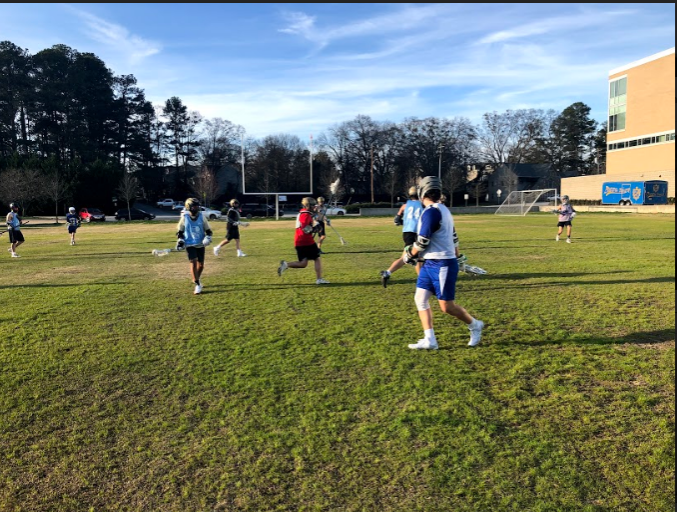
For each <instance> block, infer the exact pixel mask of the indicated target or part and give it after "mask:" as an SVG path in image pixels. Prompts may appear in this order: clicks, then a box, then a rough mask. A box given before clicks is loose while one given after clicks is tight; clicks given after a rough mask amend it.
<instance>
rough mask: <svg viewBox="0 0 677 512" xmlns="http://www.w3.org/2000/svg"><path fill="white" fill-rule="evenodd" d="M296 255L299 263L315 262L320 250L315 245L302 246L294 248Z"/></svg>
mask: <svg viewBox="0 0 677 512" xmlns="http://www.w3.org/2000/svg"><path fill="white" fill-rule="evenodd" d="M296 254H297V256H298V258H299V261H303V260H316V259H318V258H319V257H320V249H319V248H318V247H317V244H313V245H302V246H300V247H297V248H296Z"/></svg>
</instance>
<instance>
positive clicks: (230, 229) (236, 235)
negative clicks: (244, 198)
mask: <svg viewBox="0 0 677 512" xmlns="http://www.w3.org/2000/svg"><path fill="white" fill-rule="evenodd" d="M229 204H230V208H229V209H228V214H227V215H226V223H227V227H226V238H225V240H223V241H222V242H221V243H220V244H219V245H217V246H216V247H214V256H218V255H219V253H220V252H221V248H222V247H225V246H226V245H228V244H229V243H230V242H231V241H232V240H235V247H236V248H237V257H238V258H244V257H245V256H247V255H246V254H245V253H244V252H242V249H241V248H240V226H242V227H243V228H246V227H247V226H249V222H243V221H242V220H241V217H240V201H238V200H237V199H231V200H230V203H229Z"/></svg>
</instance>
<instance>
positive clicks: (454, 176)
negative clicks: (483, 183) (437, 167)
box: [442, 167, 466, 207]
mask: <svg viewBox="0 0 677 512" xmlns="http://www.w3.org/2000/svg"><path fill="white" fill-rule="evenodd" d="M442 183H443V187H444V188H445V189H446V190H447V192H448V193H449V206H450V207H451V206H454V192H456V191H457V190H459V189H460V188H461V187H462V186H463V185H464V184H465V183H466V176H465V173H464V172H463V169H461V168H460V167H452V168H450V169H449V170H448V171H447V172H446V173H444V175H443V178H442Z"/></svg>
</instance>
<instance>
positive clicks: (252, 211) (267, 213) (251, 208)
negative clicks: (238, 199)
mask: <svg viewBox="0 0 677 512" xmlns="http://www.w3.org/2000/svg"><path fill="white" fill-rule="evenodd" d="M240 214H241V215H242V216H243V217H247V218H248V219H251V218H252V217H275V206H273V205H270V204H269V205H265V204H259V203H244V204H243V205H241V206H240ZM279 214H280V217H282V216H283V215H284V212H283V211H282V208H280V209H279Z"/></svg>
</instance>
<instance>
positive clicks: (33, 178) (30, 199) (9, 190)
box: [0, 168, 45, 215]
mask: <svg viewBox="0 0 677 512" xmlns="http://www.w3.org/2000/svg"><path fill="white" fill-rule="evenodd" d="M44 194H45V193H44V180H43V177H42V175H41V174H40V172H39V171H38V170H36V169H17V168H11V169H7V170H6V171H4V172H3V173H2V174H1V175H0V197H1V198H2V199H3V201H4V202H5V203H9V202H16V203H19V204H20V205H21V214H22V215H26V211H27V210H29V208H30V206H31V204H32V203H34V202H36V201H38V200H40V199H41V198H42V197H44Z"/></svg>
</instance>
